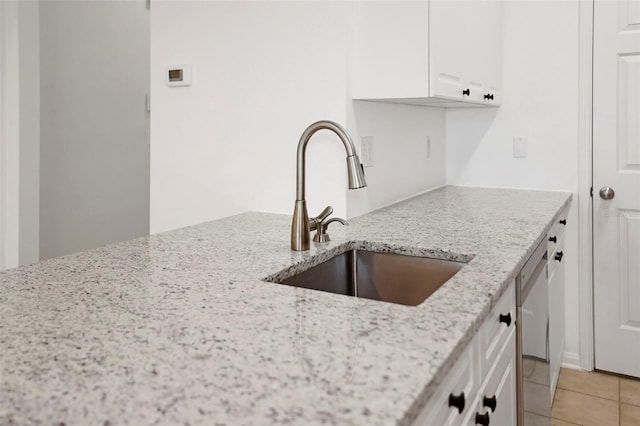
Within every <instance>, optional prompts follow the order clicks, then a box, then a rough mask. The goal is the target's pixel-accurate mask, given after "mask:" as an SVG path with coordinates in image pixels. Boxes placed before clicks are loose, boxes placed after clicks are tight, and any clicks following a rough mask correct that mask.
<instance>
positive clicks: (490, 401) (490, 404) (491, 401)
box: [482, 395, 498, 413]
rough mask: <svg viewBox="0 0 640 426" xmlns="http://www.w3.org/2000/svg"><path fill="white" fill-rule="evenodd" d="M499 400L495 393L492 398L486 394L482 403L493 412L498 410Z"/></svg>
mask: <svg viewBox="0 0 640 426" xmlns="http://www.w3.org/2000/svg"><path fill="white" fill-rule="evenodd" d="M497 404H498V401H497V400H496V396H495V395H493V396H492V397H491V398H487V397H486V396H484V397H482V405H483V406H485V407H487V408H489V409H490V410H491V412H492V413H494V412H495V411H496V405H497Z"/></svg>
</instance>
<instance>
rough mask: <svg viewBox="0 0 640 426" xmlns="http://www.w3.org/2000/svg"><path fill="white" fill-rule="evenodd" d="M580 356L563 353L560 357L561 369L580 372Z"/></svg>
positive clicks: (572, 353) (573, 353) (574, 353)
mask: <svg viewBox="0 0 640 426" xmlns="http://www.w3.org/2000/svg"><path fill="white" fill-rule="evenodd" d="M580 365H581V364H580V355H579V354H578V353H576V352H565V353H564V354H563V355H562V367H563V368H569V369H571V370H582V367H581V366H580Z"/></svg>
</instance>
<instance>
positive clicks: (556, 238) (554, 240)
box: [549, 236, 558, 243]
mask: <svg viewBox="0 0 640 426" xmlns="http://www.w3.org/2000/svg"><path fill="white" fill-rule="evenodd" d="M549 241H551V242H552V243H557V242H558V237H555V236H553V237H549Z"/></svg>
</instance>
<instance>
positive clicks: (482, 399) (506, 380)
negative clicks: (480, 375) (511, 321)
mask: <svg viewBox="0 0 640 426" xmlns="http://www.w3.org/2000/svg"><path fill="white" fill-rule="evenodd" d="M494 401H495V405H493V402H494ZM494 407H495V408H494ZM516 414H517V410H516V333H515V330H514V329H512V330H511V331H510V333H509V339H508V340H507V342H506V343H505V345H504V346H503V348H502V350H501V353H500V356H499V358H498V360H497V361H496V363H495V365H494V366H493V368H492V369H491V372H490V373H489V374H488V375H487V377H486V378H485V381H484V385H483V386H482V388H481V389H480V392H479V393H478V395H477V399H476V401H475V405H474V406H473V407H472V409H471V410H470V411H469V413H468V414H467V417H466V418H465V419H464V421H463V422H462V424H463V425H465V426H467V425H469V426H471V425H475V424H476V416H488V417H489V421H490V424H491V425H497V426H507V425H509V426H515V425H516V423H517V420H516Z"/></svg>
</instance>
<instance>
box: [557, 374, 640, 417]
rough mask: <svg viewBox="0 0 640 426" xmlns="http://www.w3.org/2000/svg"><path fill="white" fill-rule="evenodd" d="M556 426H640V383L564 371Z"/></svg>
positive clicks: (600, 375)
mask: <svg viewBox="0 0 640 426" xmlns="http://www.w3.org/2000/svg"><path fill="white" fill-rule="evenodd" d="M551 418H552V421H551V424H552V426H575V425H582V426H640V380H633V379H628V378H625V377H618V376H616V375H613V374H605V373H599V372H582V371H574V370H567V369H564V368H563V369H562V370H561V372H560V379H559V380H558V387H557V389H556V395H555V399H554V400H553V408H552V409H551Z"/></svg>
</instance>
